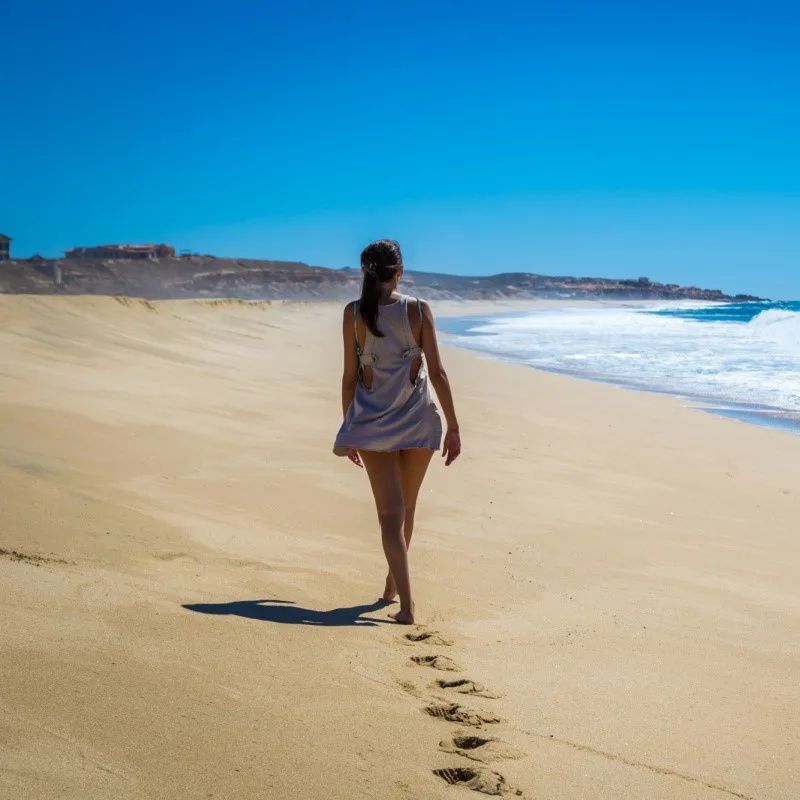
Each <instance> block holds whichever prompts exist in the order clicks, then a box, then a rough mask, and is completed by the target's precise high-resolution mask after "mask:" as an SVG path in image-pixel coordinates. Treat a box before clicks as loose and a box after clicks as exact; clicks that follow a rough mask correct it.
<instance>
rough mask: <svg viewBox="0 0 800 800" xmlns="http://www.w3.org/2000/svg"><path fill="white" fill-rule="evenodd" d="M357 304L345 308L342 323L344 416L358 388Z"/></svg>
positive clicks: (350, 304) (349, 304)
mask: <svg viewBox="0 0 800 800" xmlns="http://www.w3.org/2000/svg"><path fill="white" fill-rule="evenodd" d="M354 305H355V303H348V304H347V305H346V306H345V308H344V319H343V321H342V343H343V344H344V370H343V371H342V416H345V414H347V409H348V408H350V404H351V403H352V402H353V398H354V397H355V395H356V386H358V354H357V353H356V326H355V321H354V320H353V307H354Z"/></svg>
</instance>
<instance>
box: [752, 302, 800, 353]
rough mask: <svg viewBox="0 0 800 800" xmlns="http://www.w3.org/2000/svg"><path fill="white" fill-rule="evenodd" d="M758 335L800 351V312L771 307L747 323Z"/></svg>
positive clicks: (797, 351)
mask: <svg viewBox="0 0 800 800" xmlns="http://www.w3.org/2000/svg"><path fill="white" fill-rule="evenodd" d="M747 324H748V327H750V328H752V329H753V331H754V332H755V333H756V335H758V336H762V337H764V338H765V339H767V340H769V341H770V342H774V343H775V344H777V345H780V346H782V347H785V348H786V349H787V350H789V351H790V352H793V353H800V312H797V311H784V310H783V309H779V308H771V309H769V310H767V311H762V312H761V313H760V314H759V315H758V316H757V317H754V318H753V319H751V320H750V322H748V323H747Z"/></svg>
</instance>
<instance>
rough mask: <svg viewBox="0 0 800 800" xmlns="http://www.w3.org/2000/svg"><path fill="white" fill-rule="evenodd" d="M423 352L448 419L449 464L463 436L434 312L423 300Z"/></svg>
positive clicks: (445, 452)
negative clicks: (445, 367)
mask: <svg viewBox="0 0 800 800" xmlns="http://www.w3.org/2000/svg"><path fill="white" fill-rule="evenodd" d="M421 305H422V352H423V353H424V354H425V362H426V364H427V367H428V375H429V376H430V379H431V383H432V384H433V388H434V390H435V391H436V396H437V397H438V398H439V403H440V404H441V406H442V411H443V412H444V418H445V420H447V433H446V435H445V438H444V447H443V448H442V455H443V456H446V457H447V461H446V462H445V463H446V464H447V465H448V466H449V465H450V464H452V463H453V461H455V460H456V458H458V455H459V453H460V452H461V438H460V435H459V430H458V418H457V417H456V408H455V403H454V402H453V392H452V389H451V388H450V381H449V379H448V377H447V373H446V372H445V370H444V365H443V364H442V357H441V355H440V353H439V342H438V341H437V339H436V324H435V323H434V321H433V312H432V311H431V308H430V306H429V305H428V304H427V303H426V302H425V301H423V302H422V304H421Z"/></svg>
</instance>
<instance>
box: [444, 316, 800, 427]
mask: <svg viewBox="0 0 800 800" xmlns="http://www.w3.org/2000/svg"><path fill="white" fill-rule="evenodd" d="M765 305H767V304H761V305H760V307H758V308H754V307H753V306H752V305H751V306H748V307H745V306H744V305H743V304H741V305H737V306H730V307H727V308H725V307H724V306H719V307H713V308H712V307H707V308H703V309H699V308H694V309H688V308H685V307H684V308H673V309H670V313H666V314H665V313H660V312H661V309H655V308H653V307H649V308H644V309H643V308H641V307H639V308H630V307H608V306H604V307H601V308H592V307H585V306H584V307H573V308H564V309H543V310H541V311H535V312H531V313H527V314H524V315H520V314H515V315H507V316H501V317H494V318H488V319H482V320H475V319H473V320H462V321H461V322H460V324H459V323H458V322H455V321H451V322H450V325H451V327H450V328H449V332H450V333H453V334H455V339H454V343H455V344H457V345H460V346H462V347H467V348H470V349H474V350H479V351H481V352H483V353H486V354H488V355H491V356H494V357H495V358H500V359H503V360H511V361H518V362H520V363H523V364H527V365H529V366H533V367H538V368H540V369H547V370H553V371H556V372H562V373H566V374H573V375H578V376H582V377H588V378H592V379H595V380H601V381H606V382H608V383H614V384H617V385H621V386H631V387H636V388H642V389H651V390H655V391H660V392H666V393H669V394H675V395H678V396H681V397H687V398H691V399H695V400H701V401H703V402H711V403H737V404H744V405H746V406H749V407H758V408H761V409H768V410H770V411H775V412H776V413H786V414H797V413H798V412H800V359H798V357H797V355H798V353H800V307H798V305H797V304H781V305H780V306H778V305H777V304H771V307H768V308H765V307H764V306H765ZM787 305H788V307H787ZM654 311H656V313H653V312H654ZM454 322H455V326H454V327H453V323H454Z"/></svg>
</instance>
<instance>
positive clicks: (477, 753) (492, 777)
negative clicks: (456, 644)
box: [399, 629, 522, 797]
mask: <svg viewBox="0 0 800 800" xmlns="http://www.w3.org/2000/svg"><path fill="white" fill-rule="evenodd" d="M403 638H404V639H405V640H406V642H411V643H413V644H424V645H427V646H434V647H449V646H450V645H452V642H451V641H449V640H448V639H446V638H444V637H443V636H440V635H439V634H438V633H437V632H435V631H426V630H419V629H417V630H416V631H414V632H412V633H407V634H405V635H404V637H403ZM411 661H413V662H414V664H416V665H417V666H420V667H427V668H430V669H434V670H437V671H439V672H446V673H451V674H452V673H459V672H461V667H460V666H459V665H458V664H456V663H455V662H454V661H453V660H452V659H450V658H448V657H447V656H444V655H438V654H436V655H417V656H412V657H411ZM399 683H400V685H401V686H402V688H403V689H404V690H405V691H407V692H408V693H409V694H411V695H413V696H414V697H417V698H418V699H424V698H423V696H422V693H421V692H420V691H418V689H417V688H416V686H415V685H414V684H413V683H411V682H409V681H400V682H399ZM430 688H431V689H434V690H441V691H437V692H436V694H437V697H436V699H435V701H434V702H431V703H429V704H428V705H426V706H424V708H423V709H422V710H423V711H424V712H425V713H426V714H429V715H430V716H432V717H435V718H436V719H439V720H442V721H443V722H448V723H455V724H456V725H459V726H462V727H461V728H459V729H456V730H454V731H453V732H452V735H451V736H450V735H449V736H448V738H447V739H444V740H443V741H442V742H440V743H439V747H440V749H441V750H442V752H444V753H450V754H453V755H458V756H461V757H462V758H464V759H466V762H467V763H466V764H465V763H463V762H462V764H459V765H455V766H448V767H442V768H441V769H435V770H434V771H433V774H434V775H436V776H437V777H438V778H441V779H442V780H443V781H445V782H446V783H448V784H450V785H451V786H462V787H464V788H467V789H472V790H473V791H475V792H480V793H481V794H488V795H493V796H498V797H521V796H522V792H521V791H520V790H519V789H514V788H513V787H511V786H509V784H508V782H507V781H506V779H505V778H504V777H503V776H502V775H501V774H500V773H499V772H495V771H494V770H492V769H489V767H488V766H485V765H489V764H492V763H493V762H495V761H502V760H504V759H514V758H521V757H522V754H521V753H520V752H519V751H518V750H516V749H515V748H513V747H511V745H509V744H507V743H505V742H503V741H502V740H500V739H498V738H496V737H492V736H489V735H488V733H487V731H486V726H489V725H497V724H500V723H502V722H503V720H502V719H500V717H498V716H495V715H494V714H491V713H487V712H484V711H476V710H473V709H471V708H468V707H467V706H465V705H463V704H462V703H460V702H453V701H451V700H449V699H445V700H444V702H442V700H441V698H442V697H444V698H447V697H448V695H449V696H450V697H451V698H453V700H455V698H454V697H453V695H462V696H464V695H471V696H473V697H483V698H487V699H497V697H498V695H495V694H492V693H491V692H490V691H489V690H488V689H487V688H486V687H485V686H483V685H482V684H480V683H478V682H477V681H473V680H470V679H469V678H456V677H455V676H454V675H452V677H441V678H437V679H436V680H434V681H433V683H431V684H430ZM484 734H486V735H484Z"/></svg>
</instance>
